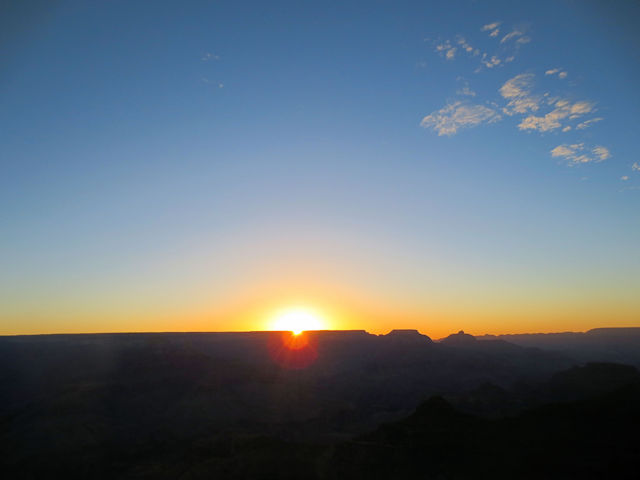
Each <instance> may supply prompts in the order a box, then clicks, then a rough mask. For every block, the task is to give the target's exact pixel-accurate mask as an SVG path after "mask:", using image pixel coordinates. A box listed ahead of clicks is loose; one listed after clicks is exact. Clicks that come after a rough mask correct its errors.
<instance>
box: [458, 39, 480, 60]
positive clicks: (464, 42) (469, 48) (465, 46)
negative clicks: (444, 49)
mask: <svg viewBox="0 0 640 480" xmlns="http://www.w3.org/2000/svg"><path fill="white" fill-rule="evenodd" d="M456 41H457V42H458V45H460V47H461V48H462V49H463V50H464V51H465V52H467V53H468V54H470V55H479V54H480V50H478V49H477V48H473V47H472V46H471V45H470V44H469V42H467V40H466V39H465V38H464V37H462V36H460V35H458V36H457V37H456Z"/></svg>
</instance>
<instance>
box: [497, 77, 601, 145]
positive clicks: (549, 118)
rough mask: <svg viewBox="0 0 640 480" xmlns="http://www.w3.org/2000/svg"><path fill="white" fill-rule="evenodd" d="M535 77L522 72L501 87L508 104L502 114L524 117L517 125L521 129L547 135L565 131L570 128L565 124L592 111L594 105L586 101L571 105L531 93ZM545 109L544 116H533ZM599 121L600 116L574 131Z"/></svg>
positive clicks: (547, 94)
mask: <svg viewBox="0 0 640 480" xmlns="http://www.w3.org/2000/svg"><path fill="white" fill-rule="evenodd" d="M534 78H535V76H534V75H533V74H532V73H522V74H520V75H516V76H515V77H513V78H511V79H509V80H507V81H506V82H505V83H504V85H502V87H500V94H501V95H502V97H503V98H504V99H505V100H507V105H506V106H505V107H504V108H503V111H504V113H506V114H507V115H510V116H512V115H516V114H521V115H526V117H525V118H523V119H522V120H521V121H520V123H519V124H518V128H519V129H520V130H534V131H539V132H550V131H553V130H556V129H560V130H561V131H562V132H568V131H570V130H571V129H572V128H573V125H569V124H568V123H571V122H575V121H577V120H578V119H580V118H582V117H583V116H585V115H587V114H589V113H591V112H593V111H594V110H595V106H594V104H593V103H592V102H588V101H585V100H580V101H576V102H571V101H569V100H567V99H564V98H557V97H552V96H551V95H550V93H549V92H545V93H542V94H534V93H533V81H534ZM545 108H546V109H549V111H547V112H545V113H544V115H537V114H534V112H535V113H537V112H538V111H542V110H543V109H545ZM600 120H602V117H598V118H593V119H590V120H586V121H584V122H581V123H579V124H578V125H577V126H576V127H575V128H577V129H579V130H583V129H585V128H587V127H589V126H590V125H591V124H593V123H595V122H599V121H600Z"/></svg>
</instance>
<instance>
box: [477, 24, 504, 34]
mask: <svg viewBox="0 0 640 480" xmlns="http://www.w3.org/2000/svg"><path fill="white" fill-rule="evenodd" d="M501 23H502V22H493V23H487V24H486V25H484V26H483V27H482V29H481V30H482V31H483V32H486V31H487V30H495V29H496V28H498V27H499V26H500V24H501Z"/></svg>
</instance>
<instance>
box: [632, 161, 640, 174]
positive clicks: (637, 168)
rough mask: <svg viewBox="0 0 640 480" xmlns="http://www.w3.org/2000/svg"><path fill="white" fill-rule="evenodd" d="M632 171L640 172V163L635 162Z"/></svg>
mask: <svg viewBox="0 0 640 480" xmlns="http://www.w3.org/2000/svg"><path fill="white" fill-rule="evenodd" d="M631 170H633V171H634V172H640V163H638V162H633V165H631Z"/></svg>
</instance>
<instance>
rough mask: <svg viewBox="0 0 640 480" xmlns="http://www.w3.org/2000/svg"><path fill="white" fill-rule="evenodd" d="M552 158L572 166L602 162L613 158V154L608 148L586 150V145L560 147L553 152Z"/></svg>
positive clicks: (598, 147) (564, 145) (574, 144)
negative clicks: (558, 158) (561, 159)
mask: <svg viewBox="0 0 640 480" xmlns="http://www.w3.org/2000/svg"><path fill="white" fill-rule="evenodd" d="M551 156H552V157H560V158H563V159H565V160H566V161H567V162H568V164H569V165H570V166H573V165H580V164H583V163H590V162H601V161H603V160H607V159H608V158H611V153H610V152H609V150H608V149H607V148H606V147H603V146H600V145H598V146H595V147H593V148H592V149H591V150H588V149H585V146H584V143H573V144H563V145H558V146H557V147H555V148H554V149H552V150H551Z"/></svg>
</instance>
